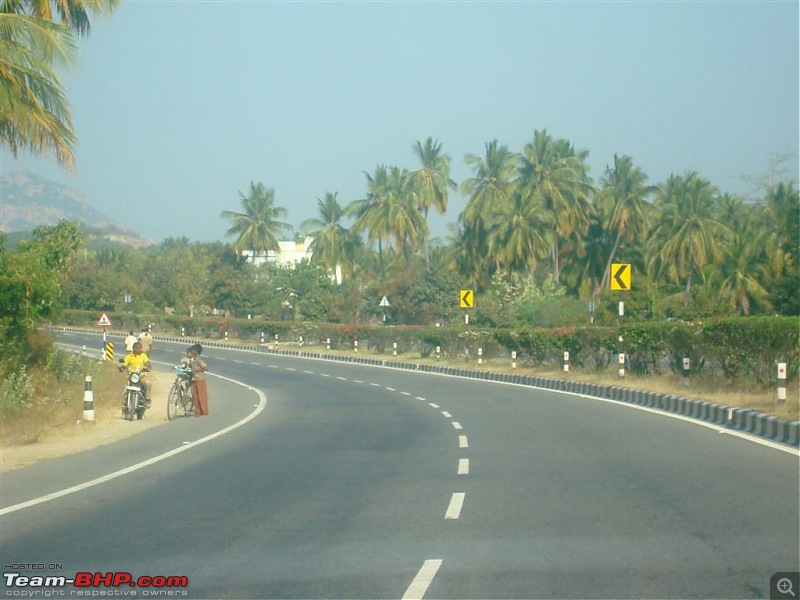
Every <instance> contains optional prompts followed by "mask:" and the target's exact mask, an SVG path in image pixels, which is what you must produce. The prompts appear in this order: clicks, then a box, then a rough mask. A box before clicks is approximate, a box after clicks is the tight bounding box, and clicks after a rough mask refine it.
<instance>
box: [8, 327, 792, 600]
mask: <svg viewBox="0 0 800 600" xmlns="http://www.w3.org/2000/svg"><path fill="white" fill-rule="evenodd" d="M60 339H61V340H62V341H66V342H67V343H76V344H82V343H86V342H85V341H83V338H81V337H70V338H60ZM89 344H94V345H96V338H95V339H94V340H90V342H89ZM183 346H184V345H178V344H167V343H157V345H156V350H155V352H154V355H153V358H154V360H157V361H164V362H166V363H174V362H177V360H178V358H179V356H180V355H181V354H182V352H183V350H184V348H183ZM204 356H205V357H206V362H207V363H208V365H209V368H210V370H211V372H212V373H213V374H215V375H222V376H224V377H225V378H228V379H219V378H214V377H210V378H209V388H210V408H211V416H210V417H208V418H205V419H182V420H178V421H176V422H172V423H169V424H167V425H165V426H162V427H157V428H153V429H150V430H148V431H145V432H143V433H142V434H140V435H137V436H133V437H129V438H126V439H124V440H121V441H120V442H118V443H117V444H114V445H113V446H106V447H102V448H98V449H96V450H93V451H90V452H87V453H84V454H81V455H75V456H71V457H63V458H60V459H53V460H49V461H44V462H42V463H39V464H37V465H34V466H31V467H28V468H25V469H21V470H17V471H11V472H8V473H4V474H3V475H2V486H0V506H2V509H3V514H2V516H1V517H0V550H2V556H3V559H2V560H3V563H4V567H5V570H4V572H5V573H8V572H12V571H13V572H19V573H21V574H23V575H26V576H31V575H37V574H39V575H61V576H66V577H71V576H72V575H74V574H75V573H76V572H82V571H85V572H91V573H95V572H101V573H108V572H127V573H131V574H132V576H133V577H134V578H136V577H138V576H156V575H164V576H185V577H187V578H188V582H189V583H188V587H187V588H169V589H167V588H160V589H158V590H154V589H153V588H149V589H148V588H141V587H130V586H122V587H119V588H105V587H101V588H100V589H95V590H91V591H95V592H113V593H115V594H116V593H117V592H119V594H116V595H117V596H121V595H123V593H124V592H127V594H125V595H132V594H133V592H136V594H137V596H138V597H142V596H143V595H144V593H145V592H147V593H148V594H149V593H150V592H158V593H161V594H163V593H164V592H167V591H171V592H173V593H175V594H177V595H179V596H182V595H183V594H184V592H185V593H187V594H188V597H191V598H402V597H404V596H406V597H422V596H424V597H425V598H769V596H770V590H769V581H770V576H771V575H772V574H773V573H775V572H778V571H796V570H798V568H800V567H798V565H799V564H800V542H799V541H798V536H799V534H800V522H799V519H800V517H799V516H798V515H800V483H799V479H798V472H800V459H799V458H798V454H797V450H796V449H794V450H792V449H790V448H788V447H786V448H783V449H781V448H777V447H773V446H765V445H762V444H758V443H754V442H752V441H749V440H747V439H744V438H742V437H738V436H734V435H730V434H724V433H719V432H718V431H717V430H716V429H714V428H711V427H706V426H700V425H697V424H693V423H688V422H686V421H684V420H679V419H673V418H669V417H666V416H662V415H657V414H653V413H652V412H647V411H642V410H638V409H636V408H633V407H629V406H620V405H618V404H614V403H610V402H604V401H599V400H596V399H589V398H583V397H578V396H572V395H566V394H559V393H555V392H549V391H541V390H534V389H529V388H524V387H520V386H513V385H504V384H497V383H490V382H484V381H474V380H469V379H461V378H454V377H445V376H439V375H431V374H422V373H411V372H403V371H397V370H391V369H383V368H375V367H367V366H361V365H352V364H343V363H335V362H327V361H320V360H311V359H301V358H293V357H284V356H277V355H271V354H257V353H248V352H241V351H232V350H220V349H211V348H209V349H207V350H206V352H205V353H204ZM236 382H240V383H236ZM242 384H244V385H242ZM247 386H249V387H247ZM246 419H249V420H247V421H246V422H243V420H246ZM237 423H238V424H239V425H238V426H236V425H237ZM131 426H134V427H135V426H136V423H131ZM228 427H233V428H232V429H230V430H229V431H227V432H226V433H225V434H224V435H219V436H217V437H214V438H213V439H208V440H205V438H207V436H209V435H213V434H214V433H215V432H218V431H220V430H223V429H225V428H228ZM203 440H205V441H203ZM169 451H175V452H176V453H175V454H174V455H172V456H169V457H166V458H164V459H163V460H159V461H157V462H154V463H153V464H149V465H147V466H144V467H142V468H138V469H136V470H133V471H132V472H129V473H126V474H123V475H120V476H116V477H114V478H112V479H109V480H107V481H103V482H101V483H97V484H96V485H92V486H91V487H87V488H85V489H81V490H78V491H75V492H73V493H70V494H67V495H63V496H59V497H55V498H53V499H51V500H48V501H45V502H40V503H38V504H33V505H30V506H24V505H22V503H24V502H26V501H29V500H34V499H36V498H40V497H42V496H44V495H45V494H50V493H55V492H57V491H58V490H63V489H66V488H69V487H70V486H74V485H76V484H78V483H82V482H87V481H91V480H95V479H96V478H100V477H103V476H106V475H108V474H110V473H115V472H116V471H118V470H119V469H122V468H124V467H127V466H129V465H132V464H137V463H140V462H141V461H144V460H146V459H148V458H151V457H153V456H157V455H162V454H163V453H165V452H169ZM27 563H34V564H43V565H44V566H45V568H44V569H43V570H31V569H27V570H24V569H16V570H12V571H10V570H9V568H8V567H9V566H11V565H14V564H23V565H24V564H27ZM50 564H52V565H53V568H48V565H50ZM6 583H7V580H4V588H3V590H2V594H3V595H4V596H8V595H10V593H13V592H19V591H20V590H23V589H24V591H28V592H30V591H32V589H33V588H30V587H28V588H20V587H17V588H13V586H8V585H6ZM77 591H83V592H85V591H87V590H86V589H84V588H80V589H77V590H76V589H75V588H72V587H71V586H68V588H67V589H66V590H65V592H66V595H67V596H69V595H70V593H72V594H73V596H74V595H75V592H77Z"/></svg>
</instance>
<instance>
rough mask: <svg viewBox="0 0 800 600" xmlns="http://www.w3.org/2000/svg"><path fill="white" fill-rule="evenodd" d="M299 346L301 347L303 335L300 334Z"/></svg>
mask: <svg viewBox="0 0 800 600" xmlns="http://www.w3.org/2000/svg"><path fill="white" fill-rule="evenodd" d="M300 347H301V348H302V347H303V336H302V335H301V336H300Z"/></svg>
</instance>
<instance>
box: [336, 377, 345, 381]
mask: <svg viewBox="0 0 800 600" xmlns="http://www.w3.org/2000/svg"><path fill="white" fill-rule="evenodd" d="M336 379H338V380H339V381H347V377H337V378H336Z"/></svg>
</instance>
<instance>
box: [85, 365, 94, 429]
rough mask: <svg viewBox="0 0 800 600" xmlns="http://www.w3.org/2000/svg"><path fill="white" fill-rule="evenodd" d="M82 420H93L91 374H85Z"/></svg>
mask: <svg viewBox="0 0 800 600" xmlns="http://www.w3.org/2000/svg"><path fill="white" fill-rule="evenodd" d="M83 420H84V421H94V392H92V376H91V375H87V376H86V381H85V383H84V386H83Z"/></svg>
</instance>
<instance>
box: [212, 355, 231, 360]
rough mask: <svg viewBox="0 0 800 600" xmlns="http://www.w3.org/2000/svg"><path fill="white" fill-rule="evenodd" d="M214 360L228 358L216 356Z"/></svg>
mask: <svg viewBox="0 0 800 600" xmlns="http://www.w3.org/2000/svg"><path fill="white" fill-rule="evenodd" d="M214 360H228V359H227V358H223V357H221V356H215V357H214Z"/></svg>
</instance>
